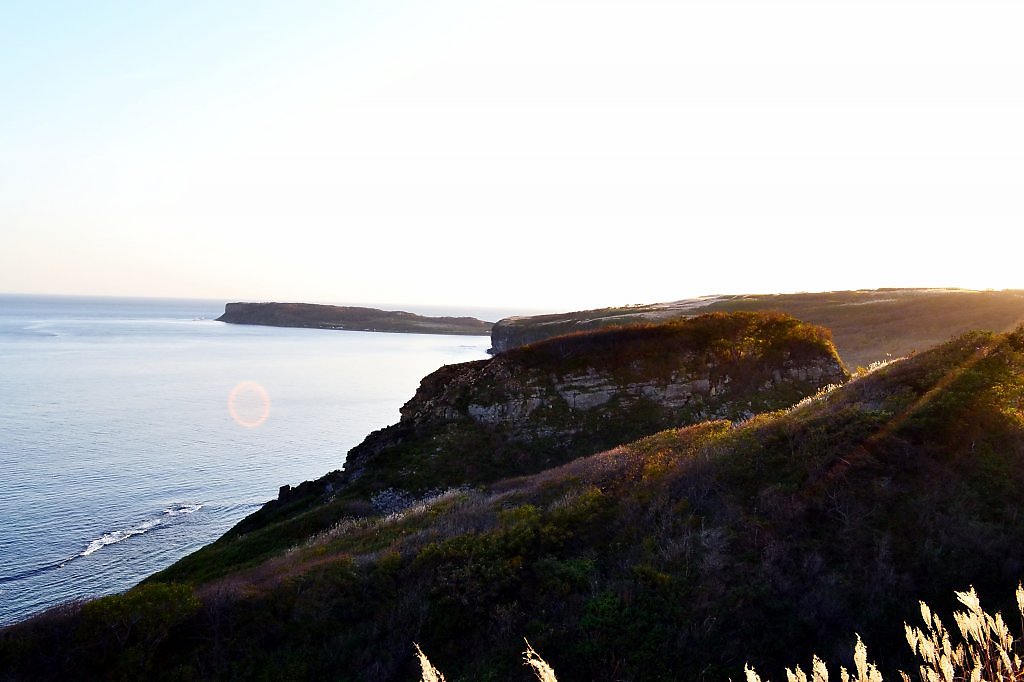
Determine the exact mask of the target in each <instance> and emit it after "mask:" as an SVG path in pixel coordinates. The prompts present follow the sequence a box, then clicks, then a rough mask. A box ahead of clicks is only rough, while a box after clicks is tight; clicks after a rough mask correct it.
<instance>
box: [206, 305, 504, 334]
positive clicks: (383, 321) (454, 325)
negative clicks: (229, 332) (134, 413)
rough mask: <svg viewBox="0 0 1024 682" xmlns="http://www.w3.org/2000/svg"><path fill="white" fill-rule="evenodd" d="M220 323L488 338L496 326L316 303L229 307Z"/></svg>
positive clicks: (462, 319) (461, 318)
mask: <svg viewBox="0 0 1024 682" xmlns="http://www.w3.org/2000/svg"><path fill="white" fill-rule="evenodd" d="M217 321H218V322H229V323H231V324H257V325H264V326H269V327H304V328H311V329H343V330H346V331H361V332H397V333H405V334H456V335H464V336H487V335H489V334H490V333H491V327H493V326H494V325H493V323H491V322H484V321H483V320H478V319H476V318H475V317H425V316H423V315H416V314H414V313H407V312H405V311H401V310H378V309H377V308H360V307H357V306H337V305H320V304H315V303H228V304H227V305H225V306H224V314H223V315H221V316H220V317H218V318H217Z"/></svg>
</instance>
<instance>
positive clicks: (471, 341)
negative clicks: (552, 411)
mask: <svg viewBox="0 0 1024 682" xmlns="http://www.w3.org/2000/svg"><path fill="white" fill-rule="evenodd" d="M222 311H223V302H211V301H169V300H139V299H135V300H119V299H82V298H50V297H26V296H0V625H2V624H7V623H10V622H13V621H15V620H18V619H20V618H24V617H25V616H27V615H30V614H32V613H34V612H37V611H40V610H42V609H45V608H47V607H49V606H52V605H54V604H57V603H59V602H61V601H65V600H68V599H75V598H80V597H89V596H95V595H101V594H107V593H111V592H116V591H120V590H124V589H126V588H128V587H130V586H131V585H133V584H135V583H136V582H138V581H139V580H140V579H142V578H143V577H145V576H147V575H149V574H150V573H152V572H154V571H157V570H160V569H161V568H164V567H166V566H168V565H170V564H171V563H173V562H174V561H175V560H177V559H178V558H180V557H182V556H184V555H186V554H188V553H190V552H192V551H194V550H196V549H198V548H199V547H201V546H203V545H205V544H207V543H209V542H211V541H213V540H215V539H216V538H217V537H218V536H220V535H221V534H222V533H223V532H224V531H225V530H227V529H228V528H230V527H231V526H232V525H234V524H235V523H236V522H237V521H239V520H240V519H241V518H242V517H244V516H246V515H247V514H249V513H251V512H252V511H254V510H255V509H256V508H258V507H259V505H260V504H261V503H262V502H265V501H266V500H268V499H270V498H273V497H275V496H276V495H277V490H278V488H279V487H280V486H281V485H283V484H285V483H291V484H295V483H299V482H301V481H303V480H307V479H311V478H316V477H319V476H321V475H322V474H324V473H326V472H327V471H330V470H333V469H338V468H341V466H342V465H343V464H344V461H345V453H346V452H347V451H348V450H349V449H350V448H351V447H352V446H354V445H356V444H357V443H359V442H360V441H361V440H362V439H363V437H364V436H365V435H366V434H367V433H369V432H370V431H372V430H374V429H377V428H381V427H383V426H386V425H388V424H391V423H394V422H395V421H397V420H398V416H399V415H398V409H399V407H400V406H401V405H402V404H403V403H404V402H405V401H406V400H408V399H409V398H410V397H411V396H412V394H413V392H414V391H415V390H416V387H417V385H418V384H419V380H420V379H421V378H422V377H423V376H424V375H426V374H427V373H429V372H431V371H433V370H434V369H436V368H438V367H440V366H441V365H444V364H451V363H455V362H464V361H468V360H475V359H479V358H483V357H486V353H485V351H486V349H487V347H488V345H489V343H488V338H487V337H464V336H433V335H417V334H374V333H363V332H341V331H322V330H310V329H278V328H271V327H252V326H238V325H228V324H223V323H220V322H215V321H213V318H215V317H217V316H218V315H220V313H221V312H222ZM439 312H440V311H439ZM447 312H448V314H452V311H447ZM461 314H474V312H473V311H463V312H462V313H461Z"/></svg>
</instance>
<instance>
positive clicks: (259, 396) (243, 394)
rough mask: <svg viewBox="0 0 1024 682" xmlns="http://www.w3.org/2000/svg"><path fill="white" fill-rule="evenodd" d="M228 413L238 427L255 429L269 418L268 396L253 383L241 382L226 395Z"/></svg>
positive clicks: (259, 386)
mask: <svg viewBox="0 0 1024 682" xmlns="http://www.w3.org/2000/svg"><path fill="white" fill-rule="evenodd" d="M228 412H230V413H231V418H232V419H234V420H235V423H236V424H238V425H239V426H244V427H245V428H247V429H255V428H257V427H258V426H262V425H263V422H265V421H267V417H269V416H270V394H269V393H267V389H265V388H263V386H261V385H259V384H258V383H256V382H255V381H243V382H241V383H240V384H238V385H237V386H235V387H234V388H233V389H231V393H229V394H228Z"/></svg>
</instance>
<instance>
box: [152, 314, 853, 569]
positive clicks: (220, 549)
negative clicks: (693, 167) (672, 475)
mask: <svg viewBox="0 0 1024 682" xmlns="http://www.w3.org/2000/svg"><path fill="white" fill-rule="evenodd" d="M846 377H847V373H846V370H845V369H844V368H843V367H842V365H841V363H840V362H839V359H838V357H837V356H836V354H835V349H834V348H833V346H832V344H831V341H830V340H829V337H828V332H827V330H824V329H821V328H820V327H814V326H812V325H807V324H804V323H802V322H800V321H798V320H795V319H793V318H791V317H788V316H785V315H780V314H770V315H765V314H753V313H738V314H731V315H727V314H722V313H718V314H714V315H707V316H701V317H697V318H694V319H691V320H685V321H676V322H670V323H666V324H661V325H642V326H635V327H630V328H621V329H615V330H606V331H599V332H593V333H586V334H577V335H572V336H567V337H564V338H559V339H551V340H549V341H547V342H544V343H540V344H536V345H534V346H530V347H525V348H520V349H516V350H515V351H512V352H510V353H505V354H501V355H498V356H496V357H494V358H491V359H490V360H483V361H478V362H469V363H462V364H458V365H450V366H447V367H443V368H441V369H439V370H438V371H436V372H434V373H432V374H430V375H428V376H427V377H426V378H424V379H423V381H422V382H421V385H420V387H419V390H418V391H417V392H416V395H415V396H414V397H413V398H412V399H411V400H410V401H409V402H408V403H407V404H406V405H405V406H404V407H403V408H402V419H401V421H400V422H399V423H398V424H395V425H393V426H390V427H388V428H385V429H382V430H380V431H377V432H374V433H372V434H370V435H369V436H367V438H366V439H365V441H364V442H363V443H361V444H360V445H358V446H356V447H355V448H353V449H352V450H351V451H350V452H349V454H348V459H347V460H346V462H345V470H344V471H340V472H332V473H330V474H328V475H326V476H324V477H322V478H321V479H319V480H316V481H307V482H305V483H303V484H301V485H299V486H297V487H296V488H289V487H284V488H282V489H281V493H280V495H279V497H278V499H277V500H272V501H271V502H269V503H267V504H266V505H264V507H263V508H262V509H260V510H259V511H257V512H256V513H254V514H252V515H250V516H249V517H248V518H246V519H244V520H243V521H242V522H240V523H239V524H238V525H237V526H235V527H234V528H233V529H231V530H230V531H229V532H228V533H226V534H225V535H224V536H223V537H222V538H220V539H219V540H218V541H217V542H215V543H213V544H211V545H209V546H207V547H204V548H203V549H201V550H199V551H198V552H196V553H194V554H192V555H190V556H188V557H185V558H184V559H182V560H181V561H179V562H178V563H177V564H175V565H174V566H172V567H170V568H169V569H167V570H165V571H163V572H162V573H161V574H160V575H159V578H160V579H175V580H182V579H187V580H194V579H197V578H210V577H213V576H216V575H220V574H222V573H223V572H225V571H227V570H230V569H232V568H235V567H238V566H239V565H247V564H250V563H252V562H254V561H258V560H259V559H260V558H262V557H265V556H268V555H270V554H272V553H273V552H276V551H280V550H282V549H285V548H286V547H288V546H289V545H290V544H292V543H294V542H298V541H301V540H302V539H304V538H305V537H308V536H309V535H310V534H311V533H314V532H317V531H318V530H320V529H323V528H325V527H328V526H330V524H332V523H334V522H335V521H336V520H337V519H338V518H340V517H341V516H344V515H349V514H354V515H365V514H373V513H378V512H385V513H386V512H388V511H391V510H393V509H395V508H397V507H400V506H402V505H403V504H408V503H409V502H410V501H411V500H415V499H418V498H420V497H422V496H423V495H424V494H429V493H430V492H431V491H434V492H436V491H437V490H443V489H448V488H453V487H460V486H471V485H480V484H486V483H491V482H494V481H496V480H498V479H500V478H503V477H507V476H514V475H522V474H529V473H534V472H537V471H540V470H542V469H544V468H546V467H550V466H554V465H556V464H560V463H563V462H566V461H568V460H570V459H572V458H574V457H578V456H580V455H587V454H591V453H594V452H598V451H600V450H603V449H606V448H609V447H612V446H614V445H618V444H619V443H624V442H627V441H630V440H633V439H635V438H639V437H641V436H644V435H647V434H651V433H654V432H656V431H659V430H661V429H663V428H666V427H670V426H681V425H685V424H693V423H695V422H698V421H702V420H704V419H708V418H727V419H742V418H746V417H749V416H750V415H752V414H754V413H756V412H761V411H764V410H766V409H775V408H779V407H784V406H788V405H792V404H793V403H795V402H796V401H798V400H800V399H801V398H803V397H805V396H808V395H812V394H813V393H814V392H815V391H817V390H818V389H819V388H821V387H822V386H826V385H828V384H831V383H837V382H841V381H843V380H845V378H846Z"/></svg>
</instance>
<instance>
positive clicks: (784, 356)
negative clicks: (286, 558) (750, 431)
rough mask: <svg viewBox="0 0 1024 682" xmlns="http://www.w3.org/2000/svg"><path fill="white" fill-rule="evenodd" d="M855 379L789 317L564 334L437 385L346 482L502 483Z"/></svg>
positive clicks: (815, 335)
mask: <svg viewBox="0 0 1024 682" xmlns="http://www.w3.org/2000/svg"><path fill="white" fill-rule="evenodd" d="M847 376H848V375H847V373H846V370H845V368H844V367H843V366H842V364H841V361H840V360H839V358H838V356H837V355H836V352H835V349H834V347H833V346H832V343H831V340H830V336H829V334H828V332H827V330H824V329H822V328H820V327H815V326H811V325H807V324H804V323H802V322H800V321H798V320H796V319H794V318H792V317H789V316H785V315H781V314H770V315H766V314H754V313H737V314H732V315H727V314H721V313H719V314H712V315H704V316H700V317H696V318H692V319H688V320H682V321H675V322H670V323H665V324H660V325H639V326H633V327H623V328H616V329H611V330H604V331H597V332H589V333H581V334H575V335H569V336H565V337H559V338H555V339H550V340H548V341H545V342H542V343H538V344H535V345H531V346H525V347H521V348H517V349H514V350H512V351H509V352H506V353H502V354H499V355H497V356H495V357H494V358H491V359H489V360H481V361H476V362H469V363H463V364H458V365H449V366H446V367H442V368H441V369H439V370H437V371H436V372H434V373H433V374H430V375H429V376H427V377H426V378H424V379H423V381H422V383H421V384H420V387H419V390H418V391H417V392H416V395H415V396H414V397H413V398H412V399H411V400H410V401H409V402H408V403H406V405H405V406H404V407H403V408H402V411H401V414H402V417H401V421H399V423H397V424H395V425H393V426H390V427H388V428H386V429H382V430H380V431H376V432H374V433H373V434H371V435H370V436H368V437H367V438H366V440H365V441H364V442H363V443H362V444H360V445H359V446H357V447H355V448H354V449H353V450H352V451H350V452H349V455H348V460H347V462H346V465H345V473H344V478H345V481H346V482H347V484H348V485H352V486H357V487H360V488H363V487H365V488H366V489H368V490H371V491H372V490H379V489H382V488H385V487H391V486H393V487H397V488H402V489H427V488H430V487H433V486H451V485H458V484H466V483H468V484H474V483H481V482H486V481H492V480H497V479H498V478H501V477H504V476H509V475H519V474H524V473H530V472H534V471H538V470H541V469H543V468H546V467H549V466H552V465H555V464H559V463H561V462H564V461H567V460H570V459H572V458H574V457H578V456H580V455H585V454H590V453H592V452H596V451H598V450H601V449H603V448H608V447H611V446H613V445H617V444H619V443H624V442H628V441H630V440H633V439H635V438H639V437H641V436H644V435H647V434H650V433H654V432H656V431H658V430H661V429H664V428H668V427H673V426H681V425H684V424H692V423H696V422H699V421H703V420H706V419H720V418H724V419H730V420H734V421H735V420H742V419H744V418H748V417H750V416H752V415H753V414H755V413H758V412H763V411H766V410H773V409H778V408H781V407H786V406H788V405H791V404H793V403H795V402H797V401H798V400H800V399H801V398H803V397H805V396H807V395H811V394H814V393H815V392H816V391H817V390H818V389H819V388H821V387H823V386H825V385H828V384H832V383H838V382H842V381H843V380H845V379H846V378H847Z"/></svg>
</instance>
